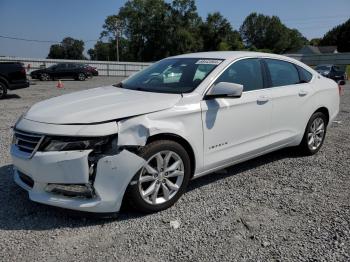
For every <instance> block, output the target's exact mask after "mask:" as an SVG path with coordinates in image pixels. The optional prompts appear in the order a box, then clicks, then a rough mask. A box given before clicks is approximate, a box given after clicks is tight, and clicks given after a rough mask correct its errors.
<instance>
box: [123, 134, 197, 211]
mask: <svg viewBox="0 0 350 262" xmlns="http://www.w3.org/2000/svg"><path fill="white" fill-rule="evenodd" d="M139 155H140V156H141V157H143V158H144V159H145V160H146V163H145V165H144V166H143V167H142V168H141V170H140V171H139V172H138V173H137V174H136V175H135V176H134V178H133V179H132V181H131V183H130V186H129V188H128V193H127V194H128V198H129V200H130V201H131V203H132V204H133V205H134V206H135V207H136V209H138V210H140V211H142V212H146V213H150V212H157V211H160V210H164V209H166V208H169V207H170V206H172V205H173V204H174V203H175V202H176V201H177V200H178V199H179V198H180V197H181V195H182V194H183V193H184V192H185V190H186V187H187V185H188V182H189V179H190V177H191V163H190V159H189V156H188V153H187V152H186V150H185V149H184V148H183V147H182V146H181V145H179V144H178V143H176V142H174V141H170V140H159V141H154V142H152V143H150V144H148V145H147V146H145V147H144V148H143V149H142V150H141V151H140V152H139Z"/></svg>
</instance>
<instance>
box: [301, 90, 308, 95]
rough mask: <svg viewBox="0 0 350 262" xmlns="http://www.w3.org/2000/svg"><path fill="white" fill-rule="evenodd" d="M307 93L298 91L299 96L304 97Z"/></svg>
mask: <svg viewBox="0 0 350 262" xmlns="http://www.w3.org/2000/svg"><path fill="white" fill-rule="evenodd" d="M308 93H309V92H308V91H305V90H300V91H299V96H306V95H307V94H308Z"/></svg>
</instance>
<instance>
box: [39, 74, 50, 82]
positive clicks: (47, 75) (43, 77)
mask: <svg viewBox="0 0 350 262" xmlns="http://www.w3.org/2000/svg"><path fill="white" fill-rule="evenodd" d="M40 80H41V81H49V80H50V75H49V74H47V73H42V74H41V75H40Z"/></svg>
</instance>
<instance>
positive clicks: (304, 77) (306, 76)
mask: <svg viewBox="0 0 350 262" xmlns="http://www.w3.org/2000/svg"><path fill="white" fill-rule="evenodd" d="M296 67H297V68H298V70H299V75H300V81H301V82H302V83H309V82H310V81H311V79H312V74H311V73H310V72H309V71H307V70H306V69H304V68H302V67H301V66H296Z"/></svg>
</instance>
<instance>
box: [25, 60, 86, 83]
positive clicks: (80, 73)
mask: <svg viewBox="0 0 350 262" xmlns="http://www.w3.org/2000/svg"><path fill="white" fill-rule="evenodd" d="M91 75H92V74H91V72H90V71H89V70H88V69H87V68H85V67H82V66H81V65H80V64H73V63H60V64H56V65H52V66H50V67H48V68H44V69H39V70H34V71H32V72H31V73H30V76H31V78H33V79H40V80H42V81H48V80H54V79H69V78H72V79H75V80H80V81H84V80H85V79H86V78H87V77H89V76H91Z"/></svg>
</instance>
